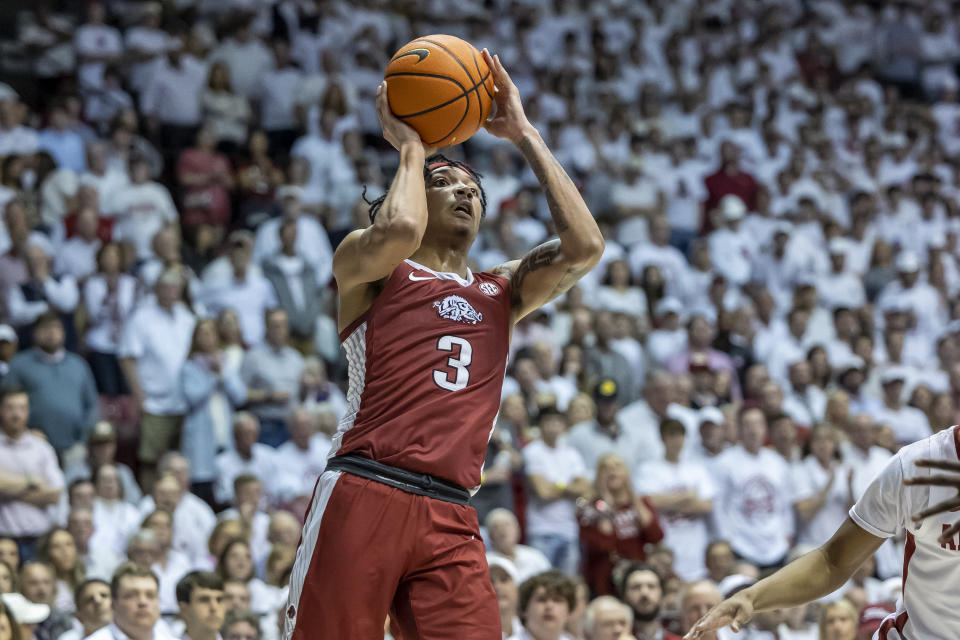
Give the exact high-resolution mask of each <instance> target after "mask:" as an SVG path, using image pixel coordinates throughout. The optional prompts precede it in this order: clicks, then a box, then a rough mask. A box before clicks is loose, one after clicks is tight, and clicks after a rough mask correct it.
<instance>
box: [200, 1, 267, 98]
mask: <svg viewBox="0 0 960 640" xmlns="http://www.w3.org/2000/svg"><path fill="white" fill-rule="evenodd" d="M250 26H251V17H250V15H249V14H243V13H239V14H237V15H236V16H234V18H233V29H232V31H231V33H230V35H229V37H227V38H226V39H225V40H224V42H223V44H221V45H220V46H219V47H217V48H216V49H215V50H214V51H213V53H211V54H210V62H224V63H226V65H227V67H228V68H229V69H230V79H231V83H232V84H233V87H234V89H235V90H236V92H237V93H239V94H240V95H242V96H246V97H248V98H250V99H254V98H256V97H257V86H258V83H259V82H260V79H261V78H262V77H263V75H264V74H265V73H268V72H272V71H273V56H272V55H271V53H270V49H268V48H267V47H266V46H264V44H263V43H262V42H261V41H260V40H259V39H258V38H256V37H254V34H253V33H252V32H251V29H250Z"/></svg>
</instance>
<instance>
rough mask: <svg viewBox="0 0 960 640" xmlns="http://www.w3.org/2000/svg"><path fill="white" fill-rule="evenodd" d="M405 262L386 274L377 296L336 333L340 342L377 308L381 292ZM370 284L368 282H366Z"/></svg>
mask: <svg viewBox="0 0 960 640" xmlns="http://www.w3.org/2000/svg"><path fill="white" fill-rule="evenodd" d="M403 264H406V262H401V263H400V264H398V265H397V266H396V267H394V269H393V271H391V272H390V275H389V276H387V280H386V282H384V283H383V289H381V290H380V293H379V294H377V297H376V298H374V299H373V302H371V303H370V306H369V307H367V309H366V311H364V312H363V313H361V314H360V315H359V316H357V317H356V318H354V319H353V322H351V323H350V324H348V325H347V327H346V328H345V329H344V330H343V331H341V332H340V333H339V334H338V337H339V338H340V342H341V343H343V341H344V340H346V339H347V338H349V337H350V335H351V334H352V333H353V332H354V331H356V330H357V327H359V326H360V325H361V324H363V323H364V322H366V321H367V320H369V319H370V315H371V314H372V313H373V311H374V309H376V308H377V305H378V304H379V303H380V300H381V299H382V298H383V294H384V293H386V291H387V289H388V288H389V287H390V284H391V283H392V282H393V280H394V277H395V276H396V275H397V270H398V269H399V268H400V265H403ZM368 284H370V283H368Z"/></svg>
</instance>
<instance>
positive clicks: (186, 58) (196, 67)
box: [140, 37, 207, 149]
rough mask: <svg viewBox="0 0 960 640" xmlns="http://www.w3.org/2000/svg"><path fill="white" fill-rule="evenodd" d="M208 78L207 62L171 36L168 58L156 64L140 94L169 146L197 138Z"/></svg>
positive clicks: (143, 106) (180, 145) (144, 108)
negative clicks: (188, 50) (186, 49)
mask: <svg viewBox="0 0 960 640" xmlns="http://www.w3.org/2000/svg"><path fill="white" fill-rule="evenodd" d="M206 79H207V71H206V66H205V65H204V64H203V63H202V62H201V61H199V60H197V59H196V58H194V57H193V56H191V55H189V54H188V53H186V52H185V51H184V48H183V41H182V40H181V39H180V38H177V37H172V38H169V39H168V40H167V43H166V59H163V60H161V61H158V62H157V63H156V64H154V65H153V68H152V69H151V72H150V78H149V80H148V81H147V83H146V86H145V87H144V89H143V93H142V94H141V96H140V110H141V112H142V113H143V114H144V115H146V116H147V117H148V118H149V119H150V123H151V126H152V127H153V128H159V133H160V139H161V140H162V141H163V145H164V147H165V148H167V149H181V148H183V147H186V146H188V145H189V144H190V142H191V140H192V139H193V136H194V135H195V133H196V130H197V126H199V124H200V120H201V110H200V95H201V93H202V91H203V85H204V83H205V82H206Z"/></svg>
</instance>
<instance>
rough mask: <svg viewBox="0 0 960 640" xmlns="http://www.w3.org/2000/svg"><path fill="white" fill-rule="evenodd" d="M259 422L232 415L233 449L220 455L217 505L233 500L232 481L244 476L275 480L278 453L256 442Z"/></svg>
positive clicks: (241, 413)
mask: <svg viewBox="0 0 960 640" xmlns="http://www.w3.org/2000/svg"><path fill="white" fill-rule="evenodd" d="M259 438H260V423H259V422H258V421H257V418H256V416H254V415H253V414H251V413H247V412H246V411H238V412H237V413H235V414H234V416H233V448H232V449H230V450H227V451H224V452H223V453H221V454H219V455H218V456H217V484H216V486H215V487H214V495H215V497H216V499H217V502H219V503H221V504H226V503H229V502H232V501H233V481H234V479H235V478H236V477H237V476H239V475H240V474H242V473H249V474H253V475H255V476H257V477H262V478H272V477H274V475H275V474H276V473H277V469H276V462H275V456H276V450H275V449H274V448H273V447H271V446H268V445H266V444H260V443H259V442H257V441H258V440H259Z"/></svg>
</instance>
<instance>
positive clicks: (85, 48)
mask: <svg viewBox="0 0 960 640" xmlns="http://www.w3.org/2000/svg"><path fill="white" fill-rule="evenodd" d="M105 18H106V8H105V7H104V6H103V3H102V2H91V3H89V4H88V5H87V21H86V22H85V23H84V24H82V25H80V26H79V27H77V30H76V31H75V32H74V33H73V47H74V50H75V51H76V55H77V63H78V68H77V80H78V81H79V84H80V90H81V91H82V92H84V93H88V92H89V93H95V92H96V91H97V90H98V89H100V88H101V87H102V86H103V70H104V68H105V67H106V66H107V65H108V64H110V63H113V62H118V61H119V60H120V57H121V56H122V55H123V38H122V37H121V35H120V32H119V31H118V30H117V29H115V28H114V27H111V26H109V25H107V24H105V22H104V20H105Z"/></svg>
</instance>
